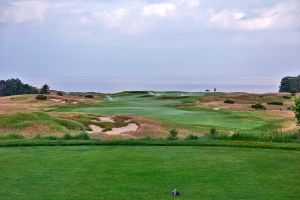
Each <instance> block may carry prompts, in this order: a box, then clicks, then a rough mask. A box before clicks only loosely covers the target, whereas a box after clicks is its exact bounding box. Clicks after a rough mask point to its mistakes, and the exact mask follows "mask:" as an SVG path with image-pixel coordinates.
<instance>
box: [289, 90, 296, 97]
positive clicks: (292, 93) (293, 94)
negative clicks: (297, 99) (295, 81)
mask: <svg viewBox="0 0 300 200" xmlns="http://www.w3.org/2000/svg"><path fill="white" fill-rule="evenodd" d="M297 92H298V91H297V90H295V89H292V90H291V91H290V93H291V95H292V96H295V95H296V93H297Z"/></svg>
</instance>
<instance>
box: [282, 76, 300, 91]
mask: <svg viewBox="0 0 300 200" xmlns="http://www.w3.org/2000/svg"><path fill="white" fill-rule="evenodd" d="M279 92H292V93H296V92H300V75H299V76H296V77H292V76H287V77H284V78H283V79H282V80H281V83H280V87H279Z"/></svg>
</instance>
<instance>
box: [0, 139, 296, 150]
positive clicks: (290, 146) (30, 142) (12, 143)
mask: <svg viewBox="0 0 300 200" xmlns="http://www.w3.org/2000/svg"><path fill="white" fill-rule="evenodd" d="M80 145H99V146H114V145H116V146H118V145H119V146H208V147H209V146H213V147H216V146H217V147H218V146H220V147H243V148H264V149H285V150H296V151H300V143H278V142H253V141H247V142H245V141H185V140H175V141H168V140H155V139H153V140H142V139H128V140H47V139H15V140H0V147H18V146H80Z"/></svg>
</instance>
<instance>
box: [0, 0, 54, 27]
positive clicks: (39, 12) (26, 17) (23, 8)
mask: <svg viewBox="0 0 300 200" xmlns="http://www.w3.org/2000/svg"><path fill="white" fill-rule="evenodd" d="M48 7H49V4H48V3H47V2H46V1H34V0H32V1H14V2H11V3H9V6H8V7H7V8H6V9H4V10H3V11H2V12H0V22H6V23H8V22H12V23H22V22H28V21H37V22H42V21H43V20H44V15H45V12H46V10H47V8H48Z"/></svg>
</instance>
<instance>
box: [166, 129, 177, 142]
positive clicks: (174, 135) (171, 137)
mask: <svg viewBox="0 0 300 200" xmlns="http://www.w3.org/2000/svg"><path fill="white" fill-rule="evenodd" d="M177 135H178V131H177V130H176V128H172V129H171V130H170V131H169V134H168V137H167V139H168V140H176V139H177Z"/></svg>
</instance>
